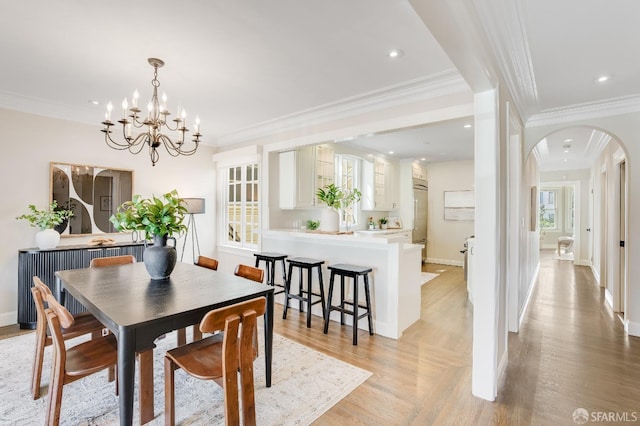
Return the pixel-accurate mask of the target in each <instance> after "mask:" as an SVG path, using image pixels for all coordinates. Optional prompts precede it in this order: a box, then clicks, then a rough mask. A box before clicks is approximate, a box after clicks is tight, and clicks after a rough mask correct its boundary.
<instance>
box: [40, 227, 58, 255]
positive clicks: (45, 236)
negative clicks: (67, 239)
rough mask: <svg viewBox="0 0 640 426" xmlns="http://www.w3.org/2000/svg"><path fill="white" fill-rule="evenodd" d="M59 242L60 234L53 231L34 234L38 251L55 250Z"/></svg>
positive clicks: (47, 230) (46, 230) (48, 230)
mask: <svg viewBox="0 0 640 426" xmlns="http://www.w3.org/2000/svg"><path fill="white" fill-rule="evenodd" d="M59 242H60V234H59V233H58V231H56V230H54V229H45V230H43V231H40V232H38V233H37V234H36V244H37V245H38V248H39V249H40V250H48V249H52V248H55V247H56V246H57V245H58V243H59Z"/></svg>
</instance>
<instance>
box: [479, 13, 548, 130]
mask: <svg viewBox="0 0 640 426" xmlns="http://www.w3.org/2000/svg"><path fill="white" fill-rule="evenodd" d="M475 4H476V8H477V11H478V16H479V17H480V21H481V22H482V24H483V27H484V31H485V32H486V33H487V36H488V39H489V43H490V44H491V47H492V49H493V52H494V54H495V56H496V61H497V62H498V67H499V69H500V72H501V74H502V76H503V78H504V80H505V83H506V85H507V87H508V88H509V91H510V92H511V96H512V97H513V100H514V103H515V104H516V106H517V108H518V110H519V111H520V112H521V113H522V114H523V115H524V116H523V119H524V120H525V121H526V119H527V117H529V116H530V115H531V114H533V112H534V111H537V110H538V108H539V104H538V89H537V86H536V79H535V76H534V72H533V63H532V61H531V52H530V50H529V42H528V38H527V33H526V27H525V25H524V21H523V19H522V12H521V6H520V4H521V3H520V1H515V2H514V1H511V0H508V1H498V2H497V1H495V0H482V1H476V2H475Z"/></svg>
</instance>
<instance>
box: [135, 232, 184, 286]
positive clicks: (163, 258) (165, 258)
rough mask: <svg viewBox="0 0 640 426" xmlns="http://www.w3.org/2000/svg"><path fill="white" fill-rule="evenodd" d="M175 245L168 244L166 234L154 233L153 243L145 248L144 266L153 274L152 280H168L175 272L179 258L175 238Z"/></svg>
mask: <svg viewBox="0 0 640 426" xmlns="http://www.w3.org/2000/svg"><path fill="white" fill-rule="evenodd" d="M171 239H172V240H173V247H172V246H169V245H167V240H168V238H167V236H166V235H154V237H153V245H152V246H147V247H145V249H144V256H143V257H144V266H146V268H147V272H149V275H150V276H151V279H152V280H166V279H167V278H169V276H170V275H171V272H173V268H175V266H176V261H177V260H178V253H177V251H176V247H175V241H176V240H175V238H171Z"/></svg>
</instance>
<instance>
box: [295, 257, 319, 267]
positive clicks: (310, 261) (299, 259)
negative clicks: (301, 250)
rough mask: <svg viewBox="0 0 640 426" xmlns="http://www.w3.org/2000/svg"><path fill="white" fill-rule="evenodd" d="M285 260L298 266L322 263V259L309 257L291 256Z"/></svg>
mask: <svg viewBox="0 0 640 426" xmlns="http://www.w3.org/2000/svg"><path fill="white" fill-rule="evenodd" d="M287 262H289V263H291V264H294V265H300V266H318V265H323V264H324V260H317V259H309V258H308V257H291V258H289V259H287Z"/></svg>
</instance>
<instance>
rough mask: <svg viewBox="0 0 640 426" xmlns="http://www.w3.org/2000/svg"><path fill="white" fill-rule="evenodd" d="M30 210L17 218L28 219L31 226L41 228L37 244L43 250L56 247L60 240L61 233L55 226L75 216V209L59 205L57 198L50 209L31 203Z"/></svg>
mask: <svg viewBox="0 0 640 426" xmlns="http://www.w3.org/2000/svg"><path fill="white" fill-rule="evenodd" d="M29 210H30V211H31V213H27V214H23V215H21V216H17V217H16V219H18V220H26V221H28V222H29V224H30V225H31V226H33V227H36V228H39V229H40V231H39V232H38V233H37V234H36V244H37V245H38V247H39V248H40V249H41V250H46V249H52V248H54V247H56V246H57V245H58V243H59V242H60V233H59V232H58V231H56V230H55V229H54V228H55V227H56V226H58V225H60V224H62V223H64V221H65V220H68V219H69V218H70V217H71V216H73V211H71V210H67V209H63V208H61V207H58V202H57V201H55V200H53V201H52V202H51V203H50V204H49V208H48V209H45V210H40V209H38V208H37V207H36V206H35V205H33V204H29Z"/></svg>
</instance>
